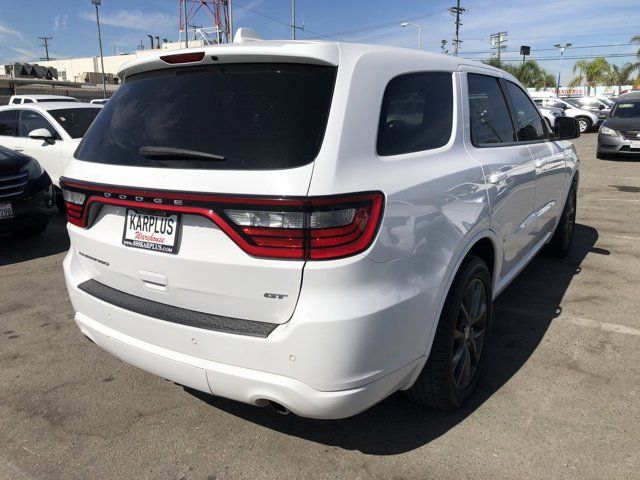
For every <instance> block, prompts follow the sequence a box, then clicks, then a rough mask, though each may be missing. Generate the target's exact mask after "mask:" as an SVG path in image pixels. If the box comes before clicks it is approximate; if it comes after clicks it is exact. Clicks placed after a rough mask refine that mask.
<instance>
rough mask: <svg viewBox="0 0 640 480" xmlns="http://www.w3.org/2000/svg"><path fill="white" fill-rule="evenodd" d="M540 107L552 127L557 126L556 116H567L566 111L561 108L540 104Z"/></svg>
mask: <svg viewBox="0 0 640 480" xmlns="http://www.w3.org/2000/svg"><path fill="white" fill-rule="evenodd" d="M538 109H539V110H540V113H541V114H542V116H543V117H544V118H545V120H546V121H547V122H548V123H549V126H550V127H551V128H553V127H555V125H556V118H558V117H566V116H567V115H566V113H564V110H563V109H561V108H552V107H541V106H540V105H538Z"/></svg>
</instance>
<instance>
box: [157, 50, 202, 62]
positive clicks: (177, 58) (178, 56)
mask: <svg viewBox="0 0 640 480" xmlns="http://www.w3.org/2000/svg"><path fill="white" fill-rule="evenodd" d="M203 58H204V52H189V53H174V54H173V55H161V56H160V60H162V61H163V62H166V63H171V64H174V63H194V62H200V61H202V59H203Z"/></svg>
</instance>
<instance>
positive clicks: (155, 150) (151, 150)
mask: <svg viewBox="0 0 640 480" xmlns="http://www.w3.org/2000/svg"><path fill="white" fill-rule="evenodd" d="M138 154H139V155H142V156H143V157H174V158H175V157H179V158H196V159H197V158H201V159H205V160H218V161H222V162H224V161H225V160H226V158H224V157H223V156H222V155H216V154H215V153H207V152H199V151H197V150H187V149H186V148H170V147H152V146H145V147H140V149H139V150H138Z"/></svg>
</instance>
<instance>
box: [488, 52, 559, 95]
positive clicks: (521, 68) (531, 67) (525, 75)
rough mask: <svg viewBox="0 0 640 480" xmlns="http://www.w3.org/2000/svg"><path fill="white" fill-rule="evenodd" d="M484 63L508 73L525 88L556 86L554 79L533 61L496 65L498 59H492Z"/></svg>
mask: <svg viewBox="0 0 640 480" xmlns="http://www.w3.org/2000/svg"><path fill="white" fill-rule="evenodd" d="M484 63H486V64H487V65H491V66H492V67H497V68H501V69H502V70H504V71H505V72H507V73H510V74H511V75H513V76H514V77H516V78H517V79H518V80H520V83H522V84H523V85H524V86H525V87H534V88H536V89H540V88H544V87H553V86H555V84H556V81H555V78H554V77H553V75H551V74H550V73H549V72H547V71H546V70H545V69H544V68H542V67H541V66H540V64H539V63H538V62H536V61H535V60H527V61H526V62H524V63H518V64H517V65H511V64H508V63H504V62H501V63H498V59H497V58H495V57H493V58H490V59H488V60H485V61H484Z"/></svg>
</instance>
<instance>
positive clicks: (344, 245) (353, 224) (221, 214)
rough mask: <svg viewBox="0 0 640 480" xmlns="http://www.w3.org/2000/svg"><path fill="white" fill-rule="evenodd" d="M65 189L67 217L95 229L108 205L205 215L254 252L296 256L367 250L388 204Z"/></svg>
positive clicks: (365, 198)
mask: <svg viewBox="0 0 640 480" xmlns="http://www.w3.org/2000/svg"><path fill="white" fill-rule="evenodd" d="M62 187H63V196H64V199H65V203H66V206H67V219H68V221H69V223H72V224H74V225H76V226H79V227H82V228H89V227H90V224H91V222H92V221H93V219H95V218H96V217H97V212H98V211H99V208H101V207H102V206H103V205H105V204H106V205H118V206H125V207H131V208H138V209H145V208H147V209H149V210H162V211H167V212H178V213H184V214H191V215H200V216H203V217H206V218H208V219H209V220H211V221H212V222H214V223H215V224H216V225H218V227H220V229H221V230H222V231H224V232H225V233H226V234H227V235H228V236H229V237H230V238H231V239H232V240H233V241H234V242H235V243H236V244H237V245H238V246H239V247H240V248H241V249H242V250H244V251H245V252H246V253H248V254H249V255H252V256H255V257H261V258H287V259H296V260H329V259H335V258H342V257H348V256H351V255H356V254H358V253H360V252H363V251H364V250H366V249H367V248H368V247H369V246H370V245H371V242H372V241H373V239H374V237H375V235H376V232H377V231H378V226H379V224H380V221H381V218H382V209H383V203H384V196H383V195H382V193H380V192H371V193H358V194H353V195H337V196H331V197H307V198H286V199H283V198H265V197H236V196H217V195H215V196H214V195H203V194H195V193H173V192H150V191H140V190H134V189H121V188H111V187H100V186H94V185H87V184H82V183H75V182H68V181H63V182H62ZM89 219H92V220H89Z"/></svg>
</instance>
